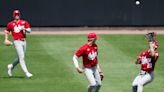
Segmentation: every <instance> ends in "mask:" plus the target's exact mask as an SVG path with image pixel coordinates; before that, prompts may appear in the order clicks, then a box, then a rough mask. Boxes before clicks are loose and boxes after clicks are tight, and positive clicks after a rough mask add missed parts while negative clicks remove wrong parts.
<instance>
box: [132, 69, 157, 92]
mask: <svg viewBox="0 0 164 92" xmlns="http://www.w3.org/2000/svg"><path fill="white" fill-rule="evenodd" d="M143 72H145V71H141V73H140V74H139V75H138V76H137V77H136V78H135V79H134V81H133V83H132V86H137V92H143V86H145V85H146V84H148V83H150V82H152V81H153V79H154V73H153V72H151V73H148V72H145V73H143Z"/></svg>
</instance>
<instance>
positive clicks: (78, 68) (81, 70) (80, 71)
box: [76, 67, 84, 73]
mask: <svg viewBox="0 0 164 92" xmlns="http://www.w3.org/2000/svg"><path fill="white" fill-rule="evenodd" d="M76 70H77V71H78V72H79V73H83V72H84V69H82V68H80V67H77V68H76Z"/></svg>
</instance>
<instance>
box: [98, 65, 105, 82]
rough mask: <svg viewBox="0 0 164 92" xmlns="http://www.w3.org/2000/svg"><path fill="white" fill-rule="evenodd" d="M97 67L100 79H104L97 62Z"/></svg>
mask: <svg viewBox="0 0 164 92" xmlns="http://www.w3.org/2000/svg"><path fill="white" fill-rule="evenodd" d="M97 69H98V71H99V74H100V77H101V80H103V79H104V73H103V71H102V70H101V68H100V65H99V64H97Z"/></svg>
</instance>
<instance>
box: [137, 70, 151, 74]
mask: <svg viewBox="0 0 164 92" xmlns="http://www.w3.org/2000/svg"><path fill="white" fill-rule="evenodd" d="M151 72H152V71H144V70H141V71H140V75H145V74H147V73H151Z"/></svg>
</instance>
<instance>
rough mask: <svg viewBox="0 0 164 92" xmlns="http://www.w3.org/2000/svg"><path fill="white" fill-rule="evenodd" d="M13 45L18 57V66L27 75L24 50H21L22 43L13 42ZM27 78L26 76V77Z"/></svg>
mask: <svg viewBox="0 0 164 92" xmlns="http://www.w3.org/2000/svg"><path fill="white" fill-rule="evenodd" d="M14 44H15V48H16V51H17V54H18V57H19V63H20V66H21V68H22V70H23V71H24V73H25V74H26V76H27V74H28V73H29V72H28V70H27V67H26V64H25V60H24V58H25V54H24V48H23V42H22V41H14ZM27 77H28V76H27Z"/></svg>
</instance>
